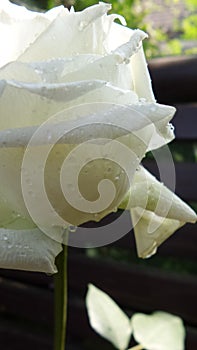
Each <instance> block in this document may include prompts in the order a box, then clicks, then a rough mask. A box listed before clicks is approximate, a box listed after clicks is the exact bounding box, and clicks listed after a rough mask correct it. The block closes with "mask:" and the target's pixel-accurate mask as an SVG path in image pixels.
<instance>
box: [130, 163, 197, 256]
mask: <svg viewBox="0 0 197 350" xmlns="http://www.w3.org/2000/svg"><path fill="white" fill-rule="evenodd" d="M128 207H129V208H130V210H131V217H132V221H133V225H134V232H135V237H136V244H137V251H138V255H139V256H140V257H143V258H146V257H148V256H150V255H152V254H154V253H155V252H156V250H157V247H158V246H159V245H160V244H161V243H162V242H163V241H165V240H166V239H167V238H168V237H169V236H171V235H172V234H173V233H174V232H175V231H176V230H177V229H178V228H179V227H181V226H183V225H184V224H185V223H186V222H196V220H197V216H196V214H195V212H194V211H193V210H192V209H191V208H190V207H189V206H188V205H187V204H186V203H184V202H183V201H182V200H181V199H180V198H179V197H178V196H176V195H175V194H174V193H172V192H171V191H170V190H168V189H167V188H166V187H165V186H164V185H163V184H161V183H160V182H159V181H157V180H156V179H155V178H154V177H153V176H152V175H151V174H149V173H148V171H146V170H145V169H143V168H142V167H141V168H140V169H139V170H138V171H137V173H136V176H135V177H134V182H133V185H132V187H131V189H130V202H129V204H128Z"/></svg>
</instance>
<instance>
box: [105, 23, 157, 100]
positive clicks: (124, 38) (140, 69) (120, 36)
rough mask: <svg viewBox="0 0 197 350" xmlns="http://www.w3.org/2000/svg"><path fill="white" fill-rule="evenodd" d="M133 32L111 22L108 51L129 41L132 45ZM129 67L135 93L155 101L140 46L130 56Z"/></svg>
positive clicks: (107, 44)
mask: <svg viewBox="0 0 197 350" xmlns="http://www.w3.org/2000/svg"><path fill="white" fill-rule="evenodd" d="M134 32H135V31H133V30H132V29H129V28H126V27H124V26H121V25H119V24H117V23H113V24H112V27H111V30H110V33H109V36H108V38H107V42H106V46H107V48H108V51H110V50H111V51H113V50H116V49H117V47H119V46H121V45H124V44H126V43H129V42H130V45H131V47H132V37H133V38H134V36H133V34H134ZM142 39H143V38H142ZM130 69H131V75H132V79H133V83H134V91H135V92H136V93H137V95H138V97H139V98H144V99H146V101H147V102H155V98H154V94H153V91H152V86H151V79H150V74H149V71H148V68H147V63H146V59H145V56H144V51H143V47H142V46H141V47H139V48H138V50H137V52H136V53H135V54H134V55H132V56H131V62H130Z"/></svg>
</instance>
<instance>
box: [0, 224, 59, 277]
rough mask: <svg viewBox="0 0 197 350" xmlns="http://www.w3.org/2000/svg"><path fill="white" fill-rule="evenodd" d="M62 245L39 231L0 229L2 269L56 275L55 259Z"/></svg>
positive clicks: (0, 265) (0, 262) (0, 263)
mask: <svg viewBox="0 0 197 350" xmlns="http://www.w3.org/2000/svg"><path fill="white" fill-rule="evenodd" d="M61 250H62V246H61V244H59V243H57V242H55V241H53V240H51V239H50V238H48V237H47V236H46V235H45V234H43V233H42V232H41V231H40V230H38V229H33V230H8V229H2V228H1V229H0V267H1V268H5V269H18V270H27V271H37V272H45V273H52V274H53V273H56V272H57V268H56V266H55V257H56V256H57V255H58V254H59V253H60V252H61Z"/></svg>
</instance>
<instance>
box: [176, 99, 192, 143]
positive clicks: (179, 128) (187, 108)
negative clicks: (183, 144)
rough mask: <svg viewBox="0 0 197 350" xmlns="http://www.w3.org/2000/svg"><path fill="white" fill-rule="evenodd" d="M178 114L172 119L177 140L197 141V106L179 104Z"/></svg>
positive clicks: (177, 106)
mask: <svg viewBox="0 0 197 350" xmlns="http://www.w3.org/2000/svg"><path fill="white" fill-rule="evenodd" d="M175 107H176V108H177V112H176V114H175V116H174V118H173V119H172V124H173V125H174V126H175V134H176V140H184V141H185V140H189V141H197V104H196V103H193V104H185V105H184V104H177V105H175Z"/></svg>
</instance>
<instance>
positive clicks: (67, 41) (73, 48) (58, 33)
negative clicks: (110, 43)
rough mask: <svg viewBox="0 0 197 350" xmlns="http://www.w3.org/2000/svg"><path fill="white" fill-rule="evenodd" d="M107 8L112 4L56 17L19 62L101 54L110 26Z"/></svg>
mask: <svg viewBox="0 0 197 350" xmlns="http://www.w3.org/2000/svg"><path fill="white" fill-rule="evenodd" d="M110 8H111V5H109V4H106V3H101V2H100V3H99V4H97V5H94V6H91V7H89V8H87V9H85V10H84V11H82V12H76V13H69V15H64V16H58V17H57V18H56V19H55V20H54V22H53V23H51V25H50V26H49V27H48V28H47V29H46V30H45V32H44V33H43V34H41V35H40V36H39V37H38V38H37V40H36V41H34V43H33V45H31V46H29V48H28V49H27V50H26V51H25V52H24V54H22V55H21V56H20V58H19V60H20V61H24V62H27V61H30V62H32V61H39V60H41V61H43V60H46V59H49V58H55V57H59V58H61V57H65V56H72V55H78V54H82V53H90V52H91V53H96V54H102V53H104V48H103V42H104V40H105V38H106V35H107V32H106V31H108V30H107V29H106V27H109V26H110V23H111V21H110V19H108V17H107V16H106V13H107V11H108V10H109V9H110ZM63 33H65V35H64V34H63Z"/></svg>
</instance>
